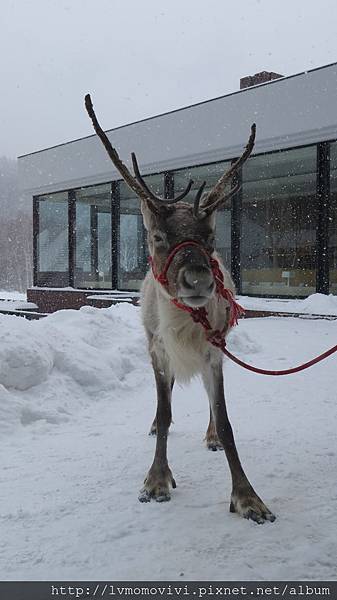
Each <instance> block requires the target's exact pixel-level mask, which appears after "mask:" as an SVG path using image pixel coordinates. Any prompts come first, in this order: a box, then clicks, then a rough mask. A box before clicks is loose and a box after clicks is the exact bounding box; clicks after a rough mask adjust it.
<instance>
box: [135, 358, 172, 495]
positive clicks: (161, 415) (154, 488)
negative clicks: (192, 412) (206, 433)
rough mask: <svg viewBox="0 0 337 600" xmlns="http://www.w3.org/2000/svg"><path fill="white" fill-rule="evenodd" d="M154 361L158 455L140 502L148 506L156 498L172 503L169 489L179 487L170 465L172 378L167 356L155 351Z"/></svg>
mask: <svg viewBox="0 0 337 600" xmlns="http://www.w3.org/2000/svg"><path fill="white" fill-rule="evenodd" d="M151 359H152V366H153V370H154V376H155V379H156V386H157V414H156V434H157V439H156V451H155V455H154V459H153V463H152V466H151V468H150V470H149V472H148V474H147V476H146V478H145V481H144V487H143V488H142V490H141V492H140V495H139V500H140V502H149V501H150V500H151V499H152V498H154V499H155V500H156V501H157V502H166V501H168V500H170V499H171V496H170V486H172V487H173V488H175V487H176V482H175V481H174V479H173V475H172V473H171V469H170V467H169V465H168V462H167V436H168V430H169V427H170V424H171V392H172V377H171V375H170V372H169V363H168V359H167V356H166V355H165V353H164V351H163V350H162V349H160V350H159V351H158V349H157V351H155V350H154V349H153V350H152V351H151Z"/></svg>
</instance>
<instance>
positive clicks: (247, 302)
mask: <svg viewBox="0 0 337 600" xmlns="http://www.w3.org/2000/svg"><path fill="white" fill-rule="evenodd" d="M239 302H240V304H242V306H243V307H244V308H247V309H252V310H270V311H279V312H290V313H292V312H299V313H306V314H314V315H337V296H334V295H333V294H330V295H329V296H326V295H325V294H311V296H308V297H307V298H304V299H295V300H288V299H275V298H252V297H249V296H239Z"/></svg>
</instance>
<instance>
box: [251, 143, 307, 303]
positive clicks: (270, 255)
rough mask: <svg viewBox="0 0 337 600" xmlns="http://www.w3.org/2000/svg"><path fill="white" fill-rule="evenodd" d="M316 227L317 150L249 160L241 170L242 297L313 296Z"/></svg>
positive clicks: (264, 156)
mask: <svg viewBox="0 0 337 600" xmlns="http://www.w3.org/2000/svg"><path fill="white" fill-rule="evenodd" d="M316 223H317V217H316V146H311V147H307V148H299V149H295V150H287V151H284V152H278V153H274V154H267V155H263V156H255V157H253V158H250V159H249V160H248V162H247V163H246V164H245V165H244V168H243V204H242V241H241V268H242V291H243V293H246V294H257V295H259V294H261V295H264V294H266V295H281V296H282V295H284V296H307V295H308V294H311V293H313V292H315V290H316Z"/></svg>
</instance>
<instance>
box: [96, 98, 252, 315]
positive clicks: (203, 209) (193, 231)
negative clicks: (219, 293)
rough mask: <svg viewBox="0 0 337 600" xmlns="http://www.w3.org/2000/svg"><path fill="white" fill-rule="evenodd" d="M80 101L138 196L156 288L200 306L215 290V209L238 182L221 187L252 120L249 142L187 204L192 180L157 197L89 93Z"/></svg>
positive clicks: (248, 150)
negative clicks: (113, 139)
mask: <svg viewBox="0 0 337 600" xmlns="http://www.w3.org/2000/svg"><path fill="white" fill-rule="evenodd" d="M85 106H86V109H87V112H88V114H89V116H90V118H91V120H92V123H93V126H94V129H95V131H96V133H97V135H98V136H99V138H100V139H101V141H102V143H103V144H104V147H105V149H106V151H107V153H108V155H109V156H110V158H111V160H112V162H113V164H114V166H115V167H116V168H117V169H118V171H119V172H120V174H121V175H122V177H123V179H124V181H125V182H126V183H127V184H128V185H129V187H130V188H131V189H132V190H133V191H134V192H135V193H136V194H137V196H138V197H139V198H140V200H141V210H142V214H143V220H144V225H145V228H146V230H147V233H148V245H149V250H150V254H151V259H152V268H153V272H154V274H155V277H156V278H157V279H159V281H161V283H162V284H163V285H162V287H161V290H162V293H164V294H165V295H167V296H168V297H174V298H177V299H178V300H179V301H181V302H183V303H184V304H185V305H187V306H190V307H192V308H196V307H201V306H205V305H206V304H207V302H208V301H209V299H210V298H211V297H212V296H213V294H214V292H215V281H214V275H213V271H212V266H211V261H212V254H213V253H214V250H215V248H214V243H215V216H216V211H217V209H219V208H220V207H222V206H223V205H224V204H225V202H227V201H228V199H229V198H230V197H231V196H232V195H234V194H235V193H236V192H237V191H238V189H239V185H236V186H235V187H233V188H232V189H231V190H230V192H225V189H226V185H228V183H229V182H231V181H232V178H233V177H234V176H235V174H236V173H237V171H238V169H239V167H241V165H242V164H243V163H244V162H245V161H246V160H247V158H248V157H249V155H250V154H251V152H252V150H253V147H254V141H255V130H256V127H255V124H253V125H252V127H251V134H250V137H249V141H248V144H247V146H246V148H245V150H244V152H243V154H242V155H241V157H240V158H239V159H238V160H236V161H235V163H234V164H233V165H232V166H231V167H230V169H229V170H228V171H227V172H225V173H224V174H223V175H222V177H220V179H219V180H218V182H217V183H216V184H215V186H214V187H213V188H212V189H211V190H210V191H209V192H207V193H205V194H204V193H203V192H204V188H205V185H206V182H205V181H204V182H203V183H202V185H201V186H200V188H199V190H198V192H197V193H196V196H195V200H194V205H193V206H192V205H190V204H187V203H186V202H183V199H184V198H185V197H186V196H187V194H188V193H189V191H190V189H191V187H192V185H193V181H192V180H190V181H189V183H188V185H187V187H186V189H185V190H184V192H183V193H182V194H180V195H179V196H177V197H176V198H170V199H163V198H160V197H158V196H156V195H155V194H154V193H153V192H152V191H151V190H150V189H149V187H148V186H147V184H146V182H145V181H144V179H143V177H142V176H141V174H140V171H139V167H138V163H137V159H136V156H135V154H134V153H132V155H131V156H132V164H133V169H134V175H132V174H131V173H130V171H129V169H128V168H127V167H126V165H125V164H124V163H123V162H122V161H121V159H120V158H119V156H118V153H117V151H116V149H115V148H113V147H112V145H111V143H110V140H109V138H108V137H107V135H106V134H105V132H104V131H103V130H102V128H101V126H100V125H99V123H98V121H97V118H96V115H95V112H94V109H93V106H92V102H91V98H90V95H89V94H87V95H86V97H85ZM185 242H191V243H190V244H186V243H185ZM168 261H169V263H168ZM160 274H161V275H160Z"/></svg>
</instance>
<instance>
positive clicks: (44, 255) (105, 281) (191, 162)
mask: <svg viewBox="0 0 337 600" xmlns="http://www.w3.org/2000/svg"><path fill="white" fill-rule="evenodd" d="M336 97H337V64H333V65H328V66H326V67H322V68H320V69H315V70H312V71H309V72H306V73H301V74H299V75H294V76H291V77H284V78H281V79H271V80H270V81H268V83H264V84H259V85H254V86H253V87H248V88H245V89H242V90H240V91H238V92H235V93H233V94H229V95H227V96H224V97H221V98H216V99H214V100H210V101H207V102H203V103H200V104H197V105H194V106H190V107H187V108H183V109H180V110H176V111H173V112H170V113H167V114H164V115H159V116H157V117H153V118H149V119H145V120H143V121H140V122H137V123H133V124H130V125H127V126H124V127H119V128H117V129H115V130H111V131H108V132H107V133H108V136H109V138H110V140H111V142H112V144H113V145H114V146H115V147H116V148H117V149H118V152H119V154H120V156H121V158H122V160H123V161H124V162H127V164H129V163H128V160H129V158H130V154H131V152H132V151H134V152H136V154H137V158H138V160H139V163H140V168H141V172H142V174H144V176H145V180H146V182H147V184H148V185H149V186H150V187H151V188H152V189H153V191H154V192H155V193H156V194H160V195H162V196H164V197H167V198H169V197H171V196H172V195H173V194H178V193H179V192H180V191H182V190H183V189H184V187H185V186H186V184H187V182H188V180H189V179H190V178H191V179H193V181H194V182H195V185H194V190H192V192H191V194H190V196H191V198H192V197H193V196H194V193H195V189H197V188H198V186H199V185H200V183H201V182H202V181H203V180H206V181H207V187H206V190H207V189H209V188H210V187H211V186H212V185H213V184H214V183H215V182H216V180H217V179H218V178H219V177H220V175H221V174H222V173H223V171H224V170H225V169H227V168H228V167H229V165H230V163H231V161H232V160H233V159H235V158H236V157H237V156H239V155H240V154H241V152H242V150H243V147H244V145H245V144H246V143H247V139H248V136H249V131H250V125H251V123H252V122H256V124H257V136H256V145H255V149H254V155H252V156H251V158H250V159H249V160H248V161H247V162H246V164H245V165H244V166H243V168H242V171H241V172H240V173H239V178H240V180H241V184H242V185H241V190H240V192H239V193H238V194H237V195H236V196H235V197H233V198H232V200H231V203H230V204H229V205H228V206H226V207H225V208H224V209H223V210H221V211H220V212H219V213H218V216H217V249H218V251H219V252H220V254H221V255H222V257H223V259H224V262H225V264H226V266H227V268H229V270H231V272H232V275H233V278H234V281H235V284H236V287H237V290H238V292H239V293H242V294H246V295H259V296H269V297H273V296H274V297H305V296H307V295H309V294H311V293H313V292H315V291H318V292H322V293H337V270H336V260H337V229H336V220H337V110H336V102H335V99H336ZM94 100H95V98H94ZM96 100H98V99H96ZM79 103H82V99H79ZM96 104H97V102H96ZM83 110H84V108H83ZM97 112H98V114H99V107H97ZM88 123H89V121H88ZM103 125H104V124H103ZM19 175H20V183H21V189H22V190H23V192H24V193H25V194H26V195H27V198H28V197H32V198H33V217H34V218H33V222H34V232H33V235H34V288H33V289H32V290H30V291H29V297H30V299H31V300H35V301H37V302H38V304H39V305H41V299H42V300H43V298H45V297H46V296H47V295H48V294H49V295H50V293H51V291H54V292H55V293H57V294H58V297H61V296H62V298H64V297H65V296H64V295H65V294H66V292H67V293H68V294H70V293H73V297H75V296H74V294H75V290H76V293H77V298H79V300H78V301H77V300H76V302H75V304H74V303H72V302H70V303H69V302H68V303H67V304H64V305H69V306H73V305H78V303H83V299H84V298H85V297H86V296H87V295H88V294H89V293H91V294H92V293H93V291H96V292H100V293H103V292H107V291H109V290H110V291H111V290H121V291H137V290H139V287H140V284H141V281H142V279H143V277H144V273H145V271H146V269H147V250H146V235H145V232H144V228H143V225H142V219H141V214H140V207H139V200H138V198H137V197H135V195H134V193H133V192H132V191H130V190H129V188H128V187H127V185H126V184H125V183H124V182H123V181H121V180H120V175H119V174H118V173H117V172H116V171H115V170H114V167H113V165H112V163H111V162H110V160H109V158H108V157H107V156H106V154H105V150H104V148H103V147H102V146H101V142H100V141H99V140H98V138H97V136H89V137H87V138H83V139H80V140H76V141H72V142H69V143H67V144H63V145H60V146H56V147H54V148H49V149H46V150H43V151H40V152H35V153H33V154H28V155H25V156H22V157H20V158H19ZM61 305H62V302H61ZM57 307H58V306H55V307H54V308H57Z"/></svg>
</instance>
